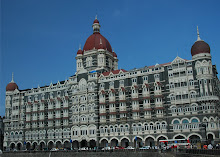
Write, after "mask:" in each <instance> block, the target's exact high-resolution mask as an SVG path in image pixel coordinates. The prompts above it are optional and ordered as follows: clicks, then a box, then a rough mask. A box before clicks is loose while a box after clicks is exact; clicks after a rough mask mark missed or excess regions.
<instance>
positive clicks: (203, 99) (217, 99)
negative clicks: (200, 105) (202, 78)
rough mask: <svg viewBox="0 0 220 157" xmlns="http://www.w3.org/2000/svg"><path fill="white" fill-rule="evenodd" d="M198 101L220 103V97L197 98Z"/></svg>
mask: <svg viewBox="0 0 220 157" xmlns="http://www.w3.org/2000/svg"><path fill="white" fill-rule="evenodd" d="M197 101H219V97H217V96H203V97H199V98H197Z"/></svg>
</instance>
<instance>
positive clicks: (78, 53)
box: [77, 45, 83, 55]
mask: <svg viewBox="0 0 220 157" xmlns="http://www.w3.org/2000/svg"><path fill="white" fill-rule="evenodd" d="M82 54H83V51H82V50H81V45H80V46H79V50H78V51H77V55H82Z"/></svg>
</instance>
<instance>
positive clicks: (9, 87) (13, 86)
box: [6, 82, 18, 91]
mask: <svg viewBox="0 0 220 157" xmlns="http://www.w3.org/2000/svg"><path fill="white" fill-rule="evenodd" d="M15 89H18V85H17V84H16V83H14V82H10V83H9V84H8V85H7V86H6V91H14V90H15Z"/></svg>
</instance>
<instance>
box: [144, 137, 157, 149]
mask: <svg viewBox="0 0 220 157" xmlns="http://www.w3.org/2000/svg"><path fill="white" fill-rule="evenodd" d="M145 146H150V147H152V146H155V141H154V139H153V138H152V137H148V138H146V140H145Z"/></svg>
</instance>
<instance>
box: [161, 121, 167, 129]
mask: <svg viewBox="0 0 220 157" xmlns="http://www.w3.org/2000/svg"><path fill="white" fill-rule="evenodd" d="M161 126H162V129H163V130H166V128H167V124H166V123H165V122H162V125H161Z"/></svg>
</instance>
